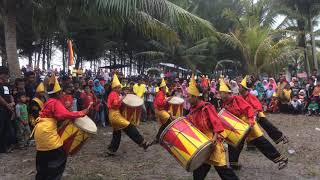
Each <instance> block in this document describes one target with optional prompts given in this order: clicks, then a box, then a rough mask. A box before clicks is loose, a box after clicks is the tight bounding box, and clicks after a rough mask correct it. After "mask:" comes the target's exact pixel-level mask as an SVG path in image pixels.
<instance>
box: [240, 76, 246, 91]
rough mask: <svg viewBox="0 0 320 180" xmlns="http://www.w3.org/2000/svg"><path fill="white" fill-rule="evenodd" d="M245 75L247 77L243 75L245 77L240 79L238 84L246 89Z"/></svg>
mask: <svg viewBox="0 0 320 180" xmlns="http://www.w3.org/2000/svg"><path fill="white" fill-rule="evenodd" d="M247 77H248V76H245V77H244V78H243V79H242V81H241V83H240V85H241V86H242V87H244V88H246V89H248V87H247Z"/></svg>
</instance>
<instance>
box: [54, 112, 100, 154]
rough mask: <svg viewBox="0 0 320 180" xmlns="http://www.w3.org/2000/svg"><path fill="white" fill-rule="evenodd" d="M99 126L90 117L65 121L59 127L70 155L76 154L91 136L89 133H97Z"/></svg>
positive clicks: (59, 132) (64, 145)
mask: <svg viewBox="0 0 320 180" xmlns="http://www.w3.org/2000/svg"><path fill="white" fill-rule="evenodd" d="M96 133H97V126H96V125H95V123H94V122H93V121H92V120H91V119H90V118H89V117H88V116H85V117H82V118H77V119H76V120H75V121H74V122H73V121H70V120H69V121H65V122H64V123H63V124H62V125H61V126H60V127H59V129H58V134H59V136H60V137H61V139H62V141H63V149H64V150H65V152H66V153H67V154H68V155H74V154H76V153H77V152H78V151H79V150H80V148H81V147H82V146H83V145H84V143H85V141H86V140H87V139H88V138H89V136H90V135H89V134H96Z"/></svg>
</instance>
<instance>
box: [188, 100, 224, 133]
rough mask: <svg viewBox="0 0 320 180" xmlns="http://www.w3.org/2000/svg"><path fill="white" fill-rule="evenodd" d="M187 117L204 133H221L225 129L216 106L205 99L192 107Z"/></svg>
mask: <svg viewBox="0 0 320 180" xmlns="http://www.w3.org/2000/svg"><path fill="white" fill-rule="evenodd" d="M187 118H188V120H189V121H190V122H192V123H193V124H194V125H195V126H196V127H197V128H198V129H199V130H200V131H201V132H203V133H206V132H214V133H221V132H223V130H224V128H223V126H222V124H221V120H220V118H219V117H218V114H217V112H216V110H215V108H214V107H213V106H211V105H210V104H208V103H206V102H204V101H201V102H200V103H198V104H197V105H196V106H195V107H191V109H190V114H189V115H188V116H187Z"/></svg>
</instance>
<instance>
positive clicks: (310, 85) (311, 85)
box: [306, 78, 314, 98]
mask: <svg viewBox="0 0 320 180" xmlns="http://www.w3.org/2000/svg"><path fill="white" fill-rule="evenodd" d="M313 89H314V79H313V78H309V80H308V83H307V84H306V93H307V94H306V95H307V98H311V96H312V93H313Z"/></svg>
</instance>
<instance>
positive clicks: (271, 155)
mask: <svg viewBox="0 0 320 180" xmlns="http://www.w3.org/2000/svg"><path fill="white" fill-rule="evenodd" d="M219 93H220V95H221V99H222V102H223V103H222V107H223V108H225V109H226V110H227V111H229V112H231V113H232V114H233V115H235V116H237V117H238V118H241V119H243V120H244V121H245V122H247V123H248V124H249V125H250V126H251V130H250V131H249V134H248V137H247V141H248V142H251V143H252V144H253V145H255V146H256V147H257V148H258V149H259V151H261V152H262V153H263V154H264V155H265V156H266V157H267V158H268V159H269V160H271V161H273V162H274V163H279V170H280V169H283V168H284V167H286V166H287V163H288V158H286V157H285V156H283V155H281V154H280V153H279V151H278V150H277V149H276V148H275V147H274V146H273V145H272V144H271V143H270V142H269V141H268V140H267V139H266V138H265V137H264V136H263V132H262V131H261V129H260V127H259V125H258V124H257V123H256V122H255V119H254V110H253V108H252V106H250V105H249V104H248V103H247V102H246V101H245V100H244V99H243V98H242V97H241V96H233V95H232V94H231V90H230V88H229V87H228V86H227V85H226V84H225V82H224V80H223V79H220V86H219ZM243 145H244V140H243V141H242V142H241V143H240V145H239V146H238V147H237V148H234V147H232V146H229V161H230V165H231V167H232V168H233V169H236V170H239V169H240V168H241V166H240V165H239V164H238V161H239V156H240V153H241V151H242V148H243Z"/></svg>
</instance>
